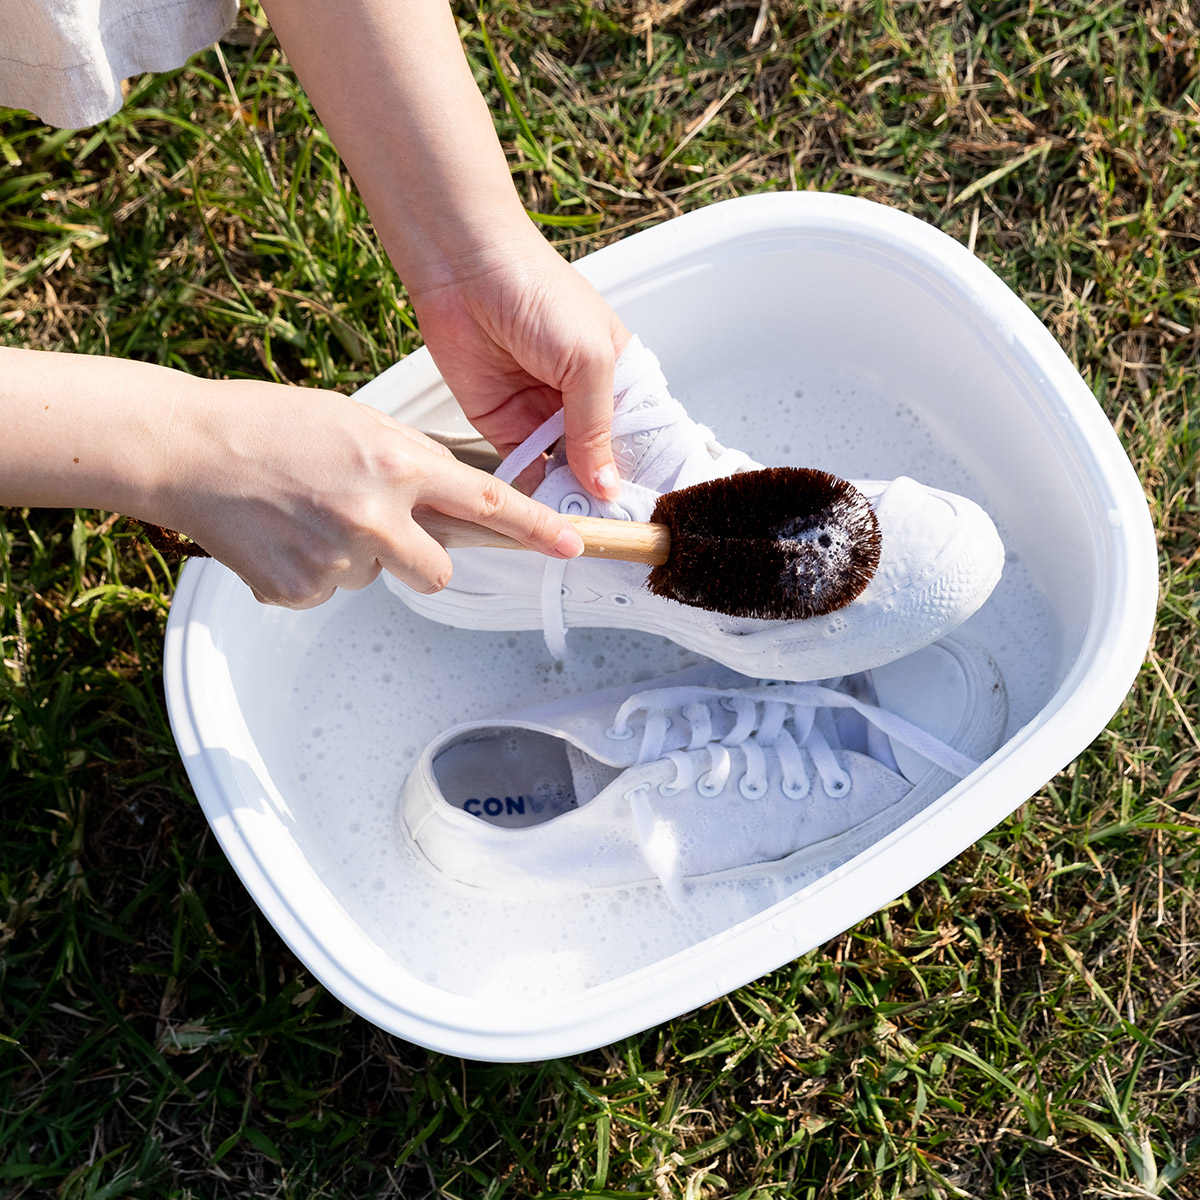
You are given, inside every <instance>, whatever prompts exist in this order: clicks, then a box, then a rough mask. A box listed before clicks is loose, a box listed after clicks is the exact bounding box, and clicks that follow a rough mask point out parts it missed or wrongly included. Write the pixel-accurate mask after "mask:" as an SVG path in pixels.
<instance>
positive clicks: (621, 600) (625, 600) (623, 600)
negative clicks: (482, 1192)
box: [609, 592, 633, 608]
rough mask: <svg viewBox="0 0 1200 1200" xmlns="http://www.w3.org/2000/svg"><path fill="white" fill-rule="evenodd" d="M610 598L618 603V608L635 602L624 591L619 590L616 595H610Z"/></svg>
mask: <svg viewBox="0 0 1200 1200" xmlns="http://www.w3.org/2000/svg"><path fill="white" fill-rule="evenodd" d="M609 599H610V600H612V602H613V603H614V604H615V605H617V607H618V608H628V607H629V606H630V605H631V604H632V603H633V601H632V600H631V599H630V598H629V597H628V596H626V595H624V594H623V593H622V592H617V593H616V594H615V595H613V596H610V597H609Z"/></svg>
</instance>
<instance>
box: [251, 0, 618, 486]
mask: <svg viewBox="0 0 1200 1200" xmlns="http://www.w3.org/2000/svg"><path fill="white" fill-rule="evenodd" d="M264 7H265V9H266V11H267V16H268V18H269V19H270V21H271V25H272V27H273V28H274V30H275V32H276V34H277V35H278V37H279V39H280V41H281V43H282V44H283V46H284V49H285V50H286V51H287V53H288V56H289V58H290V60H291V61H292V63H293V64H294V65H295V67H296V70H297V72H298V74H299V76H300V79H301V81H302V82H303V84H304V87H305V90H306V91H307V92H308V94H309V97H310V98H311V100H312V101H313V104H314V105H315V106H316V108H317V111H318V113H319V114H320V116H321V119H322V121H323V122H324V124H325V126H326V128H327V129H328V130H329V133H330V135H331V137H332V138H333V141H334V144H335V145H336V146H337V148H338V151H339V153H340V154H341V156H342V158H343V160H344V161H345V162H346V165H347V166H348V168H349V169H350V172H351V174H352V175H353V176H354V179H355V182H356V183H357V185H358V187H359V190H360V192H361V193H362V196H363V199H364V201H365V202H366V205H367V208H368V210H369V211H370V213H371V217H372V220H373V221H374V223H375V228H376V230H377V232H378V234H379V237H380V240H381V241H382V243H383V246H384V248H385V249H386V250H387V252H388V255H389V257H390V258H391V260H392V262H393V264H394V265H395V267H396V269H397V271H398V273H399V274H400V277H401V279H402V280H403V281H404V283H405V285H406V286H407V288H408V291H409V295H410V296H411V298H412V302H413V306H414V309H415V311H416V314H417V319H418V323H419V324H420V328H421V332H422V335H423V336H424V338H425V341H426V344H427V345H428V346H429V349H430V351H431V353H432V354H433V357H434V360H435V362H436V363H437V365H438V367H439V369H440V370H441V372H442V375H443V376H444V378H445V379H446V382H447V383H448V384H449V386H450V389H451V391H453V392H454V394H455V396H456V398H457V399H458V402H459V403H460V405H461V406H462V408H463V411H464V412H465V414H466V416H467V418H468V419H469V420H470V421H471V422H472V424H474V425H475V427H476V428H477V429H478V430H479V431H480V433H482V434H483V435H484V436H485V437H486V438H488V440H489V441H491V442H492V444H493V445H495V446H496V448H497V449H498V450H499V451H500V452H501V453H507V452H508V451H509V450H511V449H512V448H513V447H515V446H516V445H517V444H519V443H520V442H521V441H522V440H523V439H524V438H525V436H526V435H527V434H529V433H530V432H532V430H533V429H534V428H536V427H537V426H538V425H539V424H540V423H541V422H542V420H544V419H545V418H546V417H547V416H549V415H550V414H551V413H552V412H554V411H556V410H557V409H558V408H559V407H560V406H561V407H563V409H564V417H565V425H566V435H567V453H568V459H569V461H570V463H571V465H572V467H573V468H574V470H575V473H576V475H577V476H578V477H579V479H580V481H581V482H582V483H583V484H584V485H585V486H586V487H588V488H590V489H591V490H593V491H594V492H596V493H597V494H599V495H603V496H605V497H609V498H612V497H615V496H616V494H617V493H618V491H619V481H618V479H617V475H616V471H615V467H614V466H613V461H612V450H611V445H610V426H611V419H612V376H613V364H614V362H615V359H616V357H617V355H618V354H619V353H620V351H621V350H622V349H623V348H624V345H625V343H626V342H627V341H628V338H629V334H628V332H627V331H626V330H625V328H624V326H623V325H622V324H621V322H620V320H619V318H618V317H617V316H616V314H615V313H613V311H612V309H611V308H609V306H608V305H607V304H606V303H605V302H604V300H603V299H602V298H601V297H600V296H599V295H598V294H597V293H596V291H595V290H594V289H593V288H592V287H591V285H590V284H588V283H587V282H586V281H585V280H584V279H583V277H582V276H581V275H580V274H579V273H578V272H577V271H575V270H574V269H573V268H572V267H571V266H570V265H569V264H568V263H566V262H565V261H564V260H563V259H562V257H561V256H560V255H559V254H558V253H557V252H556V251H555V250H554V249H553V247H551V246H550V245H549V243H547V242H546V240H545V239H544V238H543V237H542V236H541V234H540V233H539V232H538V231H537V229H536V228H535V227H534V225H533V223H532V222H531V221H530V220H529V218H528V216H527V215H526V214H525V211H524V209H523V207H522V205H521V202H520V199H519V197H518V196H517V193H516V189H515V188H514V187H513V183H512V178H511V175H510V173H509V170H508V165H507V162H506V160H505V157H504V152H503V150H502V148H501V146H500V143H499V141H498V140H497V138H496V133H495V129H494V127H493V125H492V120H491V115H490V113H489V112H488V109H487V105H486V103H485V102H484V99H483V97H482V96H481V95H480V93H479V89H478V88H477V87H476V85H475V81H474V78H473V77H472V75H471V70H470V67H469V65H468V63H467V60H466V57H465V55H464V53H463V49H462V45H461V42H460V41H459V36H458V30H457V27H456V24H455V21H454V16H453V14H452V12H451V10H450V7H449V5H448V3H447V2H446V0H345V2H344V3H340V4H328V3H325V2H324V0H267V2H266V3H265V4H264Z"/></svg>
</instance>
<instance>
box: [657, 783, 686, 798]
mask: <svg viewBox="0 0 1200 1200" xmlns="http://www.w3.org/2000/svg"><path fill="white" fill-rule="evenodd" d="M682 791H683V788H681V787H678V786H676V785H675V784H671V783H660V784H659V785H658V794H659V795H660V796H678V795H679V793H680V792H682Z"/></svg>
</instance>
